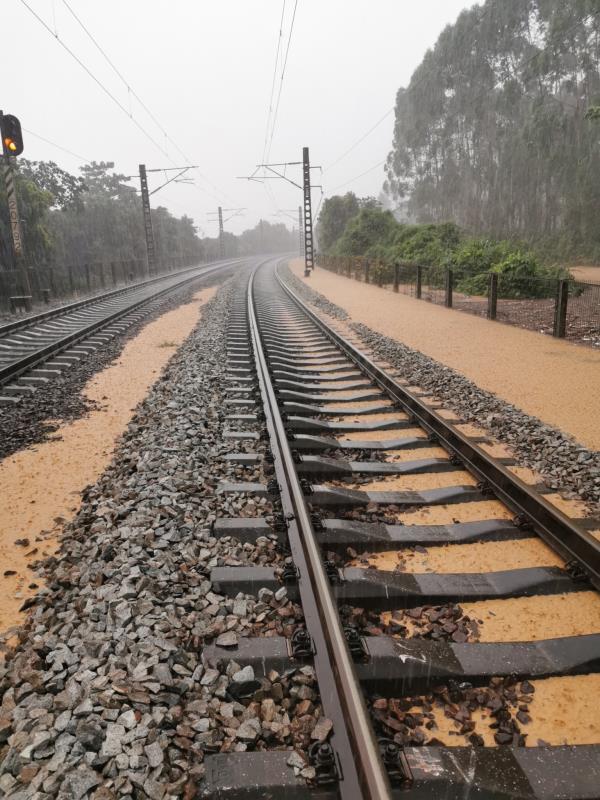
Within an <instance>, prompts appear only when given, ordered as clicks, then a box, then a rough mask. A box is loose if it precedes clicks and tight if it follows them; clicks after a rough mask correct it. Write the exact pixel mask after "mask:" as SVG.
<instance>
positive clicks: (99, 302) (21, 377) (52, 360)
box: [0, 259, 240, 405]
mask: <svg viewBox="0 0 600 800" xmlns="http://www.w3.org/2000/svg"><path fill="white" fill-rule="evenodd" d="M239 263H240V259H234V260H228V261H224V262H218V263H216V264H214V265H203V266H198V267H192V268H189V269H186V270H182V271H180V272H177V273H172V274H169V275H163V276H160V277H158V278H152V279H150V280H146V281H143V282H142V283H138V284H135V285H133V286H129V287H126V288H125V289H118V290H115V291H110V292H107V293H105V294H101V295H97V296H96V297H94V298H92V299H87V300H84V301H80V302H76V303H71V304H69V305H67V306H63V307H59V308H56V309H52V310H51V311H48V312H45V313H42V314H38V315H35V316H33V317H28V318H26V319H23V320H17V321H15V322H11V323H8V324H7V325H3V326H0V404H4V405H8V404H13V403H18V402H19V399H20V398H21V397H22V396H23V395H25V394H30V393H33V392H35V391H36V389H38V388H40V387H43V386H44V385H45V384H46V383H47V382H48V381H50V380H52V379H53V378H55V377H57V376H58V375H60V374H61V372H63V371H64V370H66V369H68V368H69V367H70V366H72V364H74V363H76V362H77V361H79V360H80V359H82V358H85V356H86V355H87V354H88V353H90V352H92V351H93V350H96V349H97V348H99V347H102V346H103V345H104V344H105V343H106V342H107V341H109V340H110V339H112V337H113V336H115V335H117V334H119V333H122V332H123V331H125V330H126V329H127V328H128V327H129V326H130V325H131V324H133V323H135V322H137V321H138V320H139V319H140V318H141V317H142V316H144V314H147V313H149V311H151V310H152V308H153V306H154V304H155V302H158V301H159V300H160V299H162V298H163V297H164V295H166V294H168V293H169V292H172V291H175V290H177V289H180V288H182V287H184V286H185V285H186V284H189V283H191V282H193V281H195V280H198V279H199V278H203V277H209V276H211V275H214V274H215V273H216V272H227V271H229V270H230V269H231V268H232V267H233V266H235V264H239Z"/></svg>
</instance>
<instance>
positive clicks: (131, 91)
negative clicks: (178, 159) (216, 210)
mask: <svg viewBox="0 0 600 800" xmlns="http://www.w3.org/2000/svg"><path fill="white" fill-rule="evenodd" d="M62 1H63V5H64V6H65V8H66V9H67V10H68V11H69V13H70V14H71V16H72V17H73V18H74V19H75V20H76V21H77V23H78V25H79V26H80V27H81V28H82V30H83V31H84V32H85V34H86V35H87V36H88V38H89V39H90V40H91V42H92V43H93V44H94V46H95V47H96V49H97V50H98V51H99V52H100V53H101V55H102V56H103V58H104V60H105V61H106V62H107V64H108V65H109V66H110V68H111V69H112V70H113V72H114V73H115V75H117V77H118V78H119V79H120V80H121V82H122V83H123V84H124V86H125V88H126V89H127V91H128V93H129V94H130V95H131V96H132V97H134V98H135V99H136V100H137V101H138V103H139V104H140V106H141V107H142V108H143V109H144V111H145V112H146V114H148V116H149V117H150V119H151V120H152V122H154V124H155V125H156V127H157V128H158V129H159V130H160V132H161V133H162V134H163V136H164V137H165V140H166V141H168V142H170V143H171V144H172V145H173V147H174V148H175V150H177V152H178V153H179V155H180V156H182V158H184V159H185V160H186V161H187V162H188V164H190V165H191V164H192V160H191V159H190V157H189V156H188V155H187V154H186V153H184V151H183V150H182V149H181V147H179V145H178V144H177V142H176V141H175V140H174V139H173V138H172V137H171V136H170V135H169V134H168V133H167V131H166V130H165V128H164V127H163V125H162V123H161V122H160V120H158V119H157V118H156V116H155V115H154V113H153V112H152V111H151V109H150V108H148V106H147V105H146V103H144V101H143V100H142V98H141V97H140V96H139V94H138V93H137V92H136V91H135V90H134V88H133V87H132V85H131V83H130V82H129V81H128V80H127V78H125V76H124V75H123V74H122V72H121V71H120V70H119V69H118V68H117V66H116V65H115V63H114V62H113V61H112V59H111V58H110V57H109V56H108V54H107V53H106V51H105V50H104V48H103V47H102V46H101V45H100V43H99V42H98V40H97V39H96V38H95V36H94V35H93V34H92V32H91V31H90V30H89V28H88V27H87V26H86V25H85V24H84V22H83V21H82V20H81V19H80V17H79V16H78V15H77V14H76V13H75V11H73V9H72V8H71V6H70V4H69V3H68V2H67V0H62ZM169 160H171V159H169ZM193 169H195V170H196V171H198V175H199V177H201V178H202V180H204V181H205V182H206V183H208V184H209V185H210V186H212V188H213V189H214V190H215V191H216V192H217V193H219V194H223V193H222V192H220V190H219V189H218V187H217V186H215V185H214V183H212V181H211V180H209V178H207V177H206V175H203V174H202V173H201V172H200V171H199V168H198V167H196V166H194V167H193Z"/></svg>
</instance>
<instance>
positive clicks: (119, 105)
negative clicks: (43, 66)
mask: <svg viewBox="0 0 600 800" xmlns="http://www.w3.org/2000/svg"><path fill="white" fill-rule="evenodd" d="M21 4H22V5H24V6H25V8H26V9H27V10H28V11H29V13H30V14H32V15H33V16H34V17H35V18H36V19H37V21H38V22H39V23H40V25H42V26H43V27H44V28H45V30H47V31H48V33H49V34H50V36H52V38H53V39H56V41H57V42H58V43H59V44H60V46H61V47H62V48H63V49H64V50H66V51H67V53H68V54H69V55H70V56H71V58H73V59H74V60H75V61H76V62H77V63H78V64H79V66H80V67H81V68H82V69H83V70H84V71H85V72H86V73H87V74H88V75H89V76H90V78H91V79H92V80H93V81H94V83H96V84H97V85H98V86H99V87H100V88H101V89H102V91H103V92H104V93H105V94H106V95H107V96H108V97H109V98H110V99H111V100H112V101H113V103H115V105H117V106H118V107H119V108H120V109H121V111H122V112H123V113H124V114H126V115H127V116H128V117H129V118H130V119H131V121H132V122H133V124H134V125H135V126H136V127H137V128H138V129H139V130H140V131H141V132H142V133H143V134H144V136H145V137H146V138H147V139H148V140H149V141H151V142H152V144H153V145H154V146H155V147H157V148H158V149H159V150H160V151H161V153H163V155H165V156H167V157H168V153H167V151H166V150H165V149H164V148H163V147H162V146H161V145H160V144H159V143H158V142H157V141H156V139H154V137H153V136H151V134H149V133H148V131H147V130H146V129H145V128H144V126H143V125H142V124H141V123H140V122H138V120H137V119H136V118H135V117H134V116H133V114H131V112H130V111H128V110H127V109H126V108H125V106H124V105H123V104H122V103H121V102H120V100H118V99H117V98H116V97H115V96H114V94H113V93H112V92H111V91H110V89H108V88H107V87H106V86H105V85H104V84H103V83H102V81H101V80H100V79H99V78H97V77H96V76H95V75H94V73H93V72H92V71H91V69H90V68H89V67H88V66H87V65H86V64H84V62H83V61H82V60H81V59H80V58H79V56H78V55H77V54H76V53H74V52H73V50H71V48H70V47H69V46H68V45H67V44H65V42H63V40H62V39H61V38H60V36H59V35H58V34H57V33H55V32H54V31H53V30H52V28H51V27H50V26H49V25H48V24H47V23H46V22H45V21H44V20H43V19H42V17H40V15H39V14H38V13H37V12H36V11H35V10H34V9H33V8H32V7H31V6H30V5H29V3H27V0H21Z"/></svg>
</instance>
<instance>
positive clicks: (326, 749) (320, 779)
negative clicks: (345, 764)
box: [308, 742, 340, 786]
mask: <svg viewBox="0 0 600 800" xmlns="http://www.w3.org/2000/svg"><path fill="white" fill-rule="evenodd" d="M308 758H309V760H310V763H311V764H312V765H313V767H314V768H315V770H316V773H317V774H316V777H315V783H316V784H317V786H330V785H331V784H333V783H338V781H339V779H340V775H339V772H338V768H337V764H336V758H335V752H334V750H333V747H332V746H331V745H330V744H329V742H315V743H314V744H312V745H311V746H310V749H309V751H308Z"/></svg>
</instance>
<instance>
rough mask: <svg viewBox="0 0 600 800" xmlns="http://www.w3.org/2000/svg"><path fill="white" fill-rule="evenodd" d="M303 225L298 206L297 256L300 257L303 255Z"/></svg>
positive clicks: (300, 209) (300, 207)
mask: <svg viewBox="0 0 600 800" xmlns="http://www.w3.org/2000/svg"><path fill="white" fill-rule="evenodd" d="M303 230H304V225H303V224H302V206H298V255H299V256H300V257H302V254H303V253H304V235H303Z"/></svg>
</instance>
